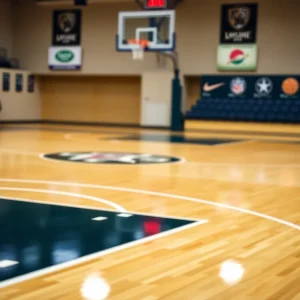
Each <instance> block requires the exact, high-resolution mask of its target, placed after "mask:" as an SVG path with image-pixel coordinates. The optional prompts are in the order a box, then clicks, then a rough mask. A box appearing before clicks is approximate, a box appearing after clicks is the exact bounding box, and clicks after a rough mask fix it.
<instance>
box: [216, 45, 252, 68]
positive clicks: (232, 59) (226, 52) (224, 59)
mask: <svg viewBox="0 0 300 300" xmlns="http://www.w3.org/2000/svg"><path fill="white" fill-rule="evenodd" d="M256 66H257V46H256V44H221V45H219V47H218V57H217V67H218V70H219V71H255V70H256Z"/></svg>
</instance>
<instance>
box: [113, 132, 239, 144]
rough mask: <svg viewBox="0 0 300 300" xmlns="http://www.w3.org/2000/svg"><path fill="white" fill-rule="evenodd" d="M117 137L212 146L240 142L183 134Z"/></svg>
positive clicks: (120, 138)
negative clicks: (192, 136) (191, 136)
mask: <svg viewBox="0 0 300 300" xmlns="http://www.w3.org/2000/svg"><path fill="white" fill-rule="evenodd" d="M117 139H118V140H131V141H146V142H165V143H178V144H198V145H212V146H213V145H219V144H226V143H232V142H240V140H232V139H216V138H190V137H186V136H184V135H170V134H137V135H128V136H120V137H119V138H117Z"/></svg>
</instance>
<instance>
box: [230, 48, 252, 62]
mask: <svg viewBox="0 0 300 300" xmlns="http://www.w3.org/2000/svg"><path fill="white" fill-rule="evenodd" d="M248 56H249V55H248V54H245V52H244V51H242V50H241V49H234V50H232V51H231V52H230V54H229V61H228V64H233V65H240V64H242V63H243V62H244V61H245V59H246V58H247V57H248Z"/></svg>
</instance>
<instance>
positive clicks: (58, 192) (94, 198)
mask: <svg viewBox="0 0 300 300" xmlns="http://www.w3.org/2000/svg"><path fill="white" fill-rule="evenodd" d="M0 190H2V191H19V192H32V193H43V194H54V195H63V196H69V197H77V198H83V199H88V200H92V201H96V202H99V203H104V204H106V205H108V206H110V207H113V208H115V209H116V210H117V211H122V212H127V210H126V209H125V208H124V207H122V206H121V205H118V204H116V203H114V202H111V201H108V200H105V199H100V198H98V197H93V196H88V195H83V194H78V193H71V192H63V191H54V190H46V189H30V188H17V187H0Z"/></svg>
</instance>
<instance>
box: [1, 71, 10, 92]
mask: <svg viewBox="0 0 300 300" xmlns="http://www.w3.org/2000/svg"><path fill="white" fill-rule="evenodd" d="M9 90H10V74H9V73H6V72H5V73H2V91H3V92H9Z"/></svg>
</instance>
